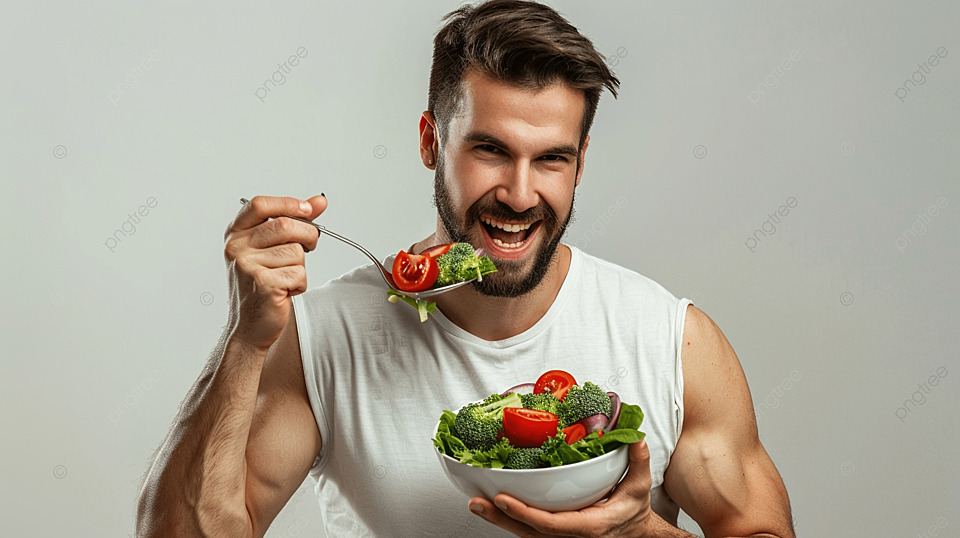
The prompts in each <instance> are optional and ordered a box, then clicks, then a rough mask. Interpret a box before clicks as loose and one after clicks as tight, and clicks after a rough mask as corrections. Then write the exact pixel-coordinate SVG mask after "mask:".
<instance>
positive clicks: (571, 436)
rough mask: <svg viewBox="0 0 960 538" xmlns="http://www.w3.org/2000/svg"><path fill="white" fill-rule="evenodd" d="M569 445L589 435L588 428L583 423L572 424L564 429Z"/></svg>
mask: <svg viewBox="0 0 960 538" xmlns="http://www.w3.org/2000/svg"><path fill="white" fill-rule="evenodd" d="M563 434H564V436H565V439H566V440H567V444H568V445H572V444H573V443H576V442H577V441H579V440H580V439H583V438H584V437H586V436H587V428H586V427H585V426H584V425H583V424H571V425H569V426H567V427H566V428H564V429H563Z"/></svg>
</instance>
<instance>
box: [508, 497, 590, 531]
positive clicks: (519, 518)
mask: <svg viewBox="0 0 960 538" xmlns="http://www.w3.org/2000/svg"><path fill="white" fill-rule="evenodd" d="M493 501H494V503H495V504H496V506H497V507H499V509H500V512H501V513H503V514H505V515H506V516H508V517H509V518H510V519H513V520H515V521H516V522H518V523H520V524H521V525H523V526H524V527H527V528H531V529H533V530H535V531H537V532H538V533H541V534H544V535H547V536H594V535H599V534H600V533H601V530H602V529H603V528H604V525H603V521H605V520H606V519H605V517H604V509H603V508H601V507H600V506H589V507H587V508H584V509H583V510H576V511H568V512H547V511H546V510H541V509H539V508H534V507H532V506H527V505H526V504H525V503H524V502H522V501H520V500H518V499H515V498H513V497H511V496H510V495H507V494H505V493H500V494H497V496H496V497H494V498H493Z"/></svg>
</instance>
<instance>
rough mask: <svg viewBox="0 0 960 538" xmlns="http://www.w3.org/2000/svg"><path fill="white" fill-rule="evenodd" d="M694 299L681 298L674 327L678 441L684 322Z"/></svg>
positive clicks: (680, 417) (681, 420) (679, 432)
mask: <svg viewBox="0 0 960 538" xmlns="http://www.w3.org/2000/svg"><path fill="white" fill-rule="evenodd" d="M692 304H693V301H691V300H690V299H686V298H684V299H680V302H679V303H678V306H677V319H676V323H675V324H674V327H676V332H677V334H676V346H677V357H676V369H675V376H674V378H675V379H676V382H675V385H674V396H673V404H674V410H675V412H676V419H677V441H679V440H680V434H681V433H682V431H683V360H682V357H681V355H682V353H683V324H684V322H685V320H686V316H687V307H688V306H690V305H692Z"/></svg>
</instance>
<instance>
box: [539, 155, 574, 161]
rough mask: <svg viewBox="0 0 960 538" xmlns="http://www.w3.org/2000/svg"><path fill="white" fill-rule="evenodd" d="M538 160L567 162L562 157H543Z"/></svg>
mask: <svg viewBox="0 0 960 538" xmlns="http://www.w3.org/2000/svg"><path fill="white" fill-rule="evenodd" d="M540 158H541V159H543V160H544V161H548V162H564V163H565V162H567V161H568V160H569V159H567V158H566V157H564V156H563V155H544V156H543V157H540Z"/></svg>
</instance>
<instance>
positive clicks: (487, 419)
mask: <svg viewBox="0 0 960 538" xmlns="http://www.w3.org/2000/svg"><path fill="white" fill-rule="evenodd" d="M505 407H522V403H521V402H520V395H518V394H516V393H513V392H511V393H510V394H508V395H506V396H500V395H498V394H494V395H491V396H489V397H487V399H485V400H483V401H482V402H480V403H471V404H467V405H465V406H463V408H462V409H460V411H459V412H458V413H457V419H456V420H455V421H454V423H453V429H454V430H456V435H457V437H459V438H460V440H461V441H463V444H464V445H465V446H466V447H467V448H469V449H470V450H489V449H490V447H492V446H493V445H495V444H497V442H498V441H499V439H497V435H498V434H499V433H500V431H501V430H502V429H503V409H504V408H505Z"/></svg>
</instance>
